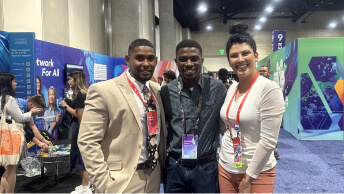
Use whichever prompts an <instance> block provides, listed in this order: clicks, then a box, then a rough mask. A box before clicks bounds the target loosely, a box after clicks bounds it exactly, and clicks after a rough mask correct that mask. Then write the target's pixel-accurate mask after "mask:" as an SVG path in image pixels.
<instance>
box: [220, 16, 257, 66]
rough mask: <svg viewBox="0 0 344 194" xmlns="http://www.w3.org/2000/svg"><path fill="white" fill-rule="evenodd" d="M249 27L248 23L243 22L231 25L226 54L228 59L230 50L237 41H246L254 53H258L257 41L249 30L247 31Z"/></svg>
mask: <svg viewBox="0 0 344 194" xmlns="http://www.w3.org/2000/svg"><path fill="white" fill-rule="evenodd" d="M247 29H248V25H247V24H246V23H241V22H239V23H234V24H232V25H231V26H230V27H229V34H230V37H229V39H228V41H227V45H226V54H227V59H228V61H229V50H230V49H231V48H232V45H233V44H235V43H246V44H248V45H250V47H251V48H252V50H253V53H256V51H257V46H256V41H255V40H254V39H253V37H252V36H251V35H250V34H249V33H248V32H246V30H247Z"/></svg>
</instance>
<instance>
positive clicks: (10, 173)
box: [0, 72, 41, 193]
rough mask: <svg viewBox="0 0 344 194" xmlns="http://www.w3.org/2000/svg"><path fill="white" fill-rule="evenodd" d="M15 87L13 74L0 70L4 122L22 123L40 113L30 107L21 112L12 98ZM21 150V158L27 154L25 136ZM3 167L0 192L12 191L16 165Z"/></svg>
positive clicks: (1, 111)
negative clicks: (28, 109)
mask: <svg viewBox="0 0 344 194" xmlns="http://www.w3.org/2000/svg"><path fill="white" fill-rule="evenodd" d="M16 87H17V82H16V81H15V76H14V75H13V74H12V73H10V72H0V94H1V96H0V115H2V113H3V111H6V115H5V116H6V118H5V119H6V122H8V123H11V122H12V119H13V120H15V122H16V123H21V124H24V123H25V122H29V121H30V119H31V117H32V116H35V115H38V114H40V113H41V109H40V108H37V107H32V108H31V109H30V111H29V112H26V113H22V112H21V111H20V109H19V106H18V104H17V101H16V100H15V98H14V97H15V89H16ZM5 106H6V110H5ZM0 117H1V116H0ZM21 151H22V152H21V159H23V158H25V157H27V156H28V153H27V143H26V140H25V138H24V144H23V147H22V148H21ZM18 163H19V161H18ZM4 167H5V169H6V170H5V172H4V174H3V175H2V176H1V184H0V193H14V188H15V185H16V170H17V168H18V165H8V166H4Z"/></svg>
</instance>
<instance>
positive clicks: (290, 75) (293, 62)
mask: <svg viewBox="0 0 344 194" xmlns="http://www.w3.org/2000/svg"><path fill="white" fill-rule="evenodd" d="M285 49H286V53H287V56H288V57H287V58H286V59H285V61H284V65H285V66H287V68H286V70H285V72H284V74H285V75H284V77H285V84H284V88H282V89H283V97H284V98H285V97H286V96H288V95H289V93H290V91H291V89H292V87H293V85H294V82H295V80H296V77H297V60H298V56H297V53H298V41H293V42H291V43H290V44H288V45H287V46H286V47H285Z"/></svg>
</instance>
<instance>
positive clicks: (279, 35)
mask: <svg viewBox="0 0 344 194" xmlns="http://www.w3.org/2000/svg"><path fill="white" fill-rule="evenodd" d="M285 36H286V31H285V30H275V31H273V32H272V52H275V51H277V50H279V49H281V48H283V47H284V46H285V39H286V37H285Z"/></svg>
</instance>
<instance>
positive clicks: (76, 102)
mask: <svg viewBox="0 0 344 194" xmlns="http://www.w3.org/2000/svg"><path fill="white" fill-rule="evenodd" d="M68 84H69V87H70V88H71V89H72V90H73V96H72V102H71V105H70V106H69V105H68V104H67V103H66V102H65V101H64V100H63V101H61V106H62V107H63V108H64V109H66V110H67V111H68V112H69V113H70V114H71V115H73V119H72V124H71V130H72V142H71V149H70V160H69V164H70V165H69V166H70V168H71V169H76V170H79V171H80V174H81V185H79V186H77V187H75V190H74V191H73V192H72V194H79V193H85V194H91V193H92V190H91V188H90V178H89V176H88V172H87V171H86V169H85V166H84V162H83V158H82V156H81V154H80V150H79V147H78V144H77V142H78V135H79V126H80V122H81V118H82V115H83V112H84V108H85V100H86V94H87V90H88V85H87V83H86V78H85V74H84V73H83V72H82V71H74V72H72V73H70V74H69V75H68Z"/></svg>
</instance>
